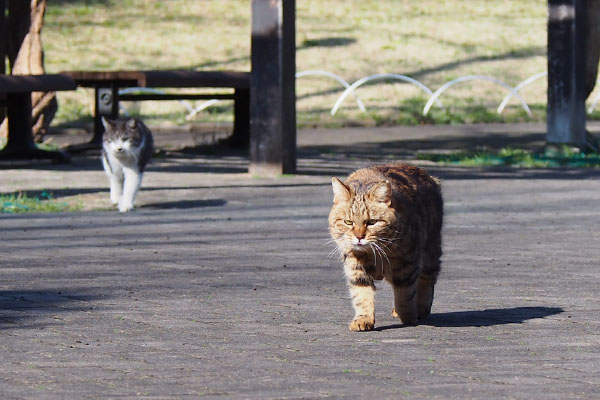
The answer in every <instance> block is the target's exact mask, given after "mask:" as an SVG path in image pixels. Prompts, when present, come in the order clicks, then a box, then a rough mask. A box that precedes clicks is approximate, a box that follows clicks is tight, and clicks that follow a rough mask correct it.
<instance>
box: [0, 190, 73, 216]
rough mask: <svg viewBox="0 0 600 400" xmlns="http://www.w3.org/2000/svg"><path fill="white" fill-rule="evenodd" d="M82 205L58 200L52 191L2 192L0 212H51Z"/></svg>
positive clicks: (67, 209)
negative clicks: (28, 192)
mask: <svg viewBox="0 0 600 400" xmlns="http://www.w3.org/2000/svg"><path fill="white" fill-rule="evenodd" d="M81 208H82V207H81V206H80V205H72V204H67V203H63V202H60V201H57V200H55V199H54V198H53V195H52V193H50V192H47V191H42V192H40V193H39V194H36V195H29V194H27V193H25V192H18V193H12V194H0V213H6V214H22V213H50V212H65V211H78V210H80V209H81Z"/></svg>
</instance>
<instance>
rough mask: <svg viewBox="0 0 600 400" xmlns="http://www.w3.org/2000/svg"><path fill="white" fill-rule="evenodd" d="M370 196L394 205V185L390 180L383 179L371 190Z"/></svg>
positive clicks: (375, 199)
mask: <svg viewBox="0 0 600 400" xmlns="http://www.w3.org/2000/svg"><path fill="white" fill-rule="evenodd" d="M368 196H369V198H371V199H372V200H374V201H376V202H378V203H385V204H387V205H388V206H391V205H392V185H391V184H390V181H388V180H385V181H381V182H379V183H378V184H376V185H375V186H373V187H372V188H371V189H370V190H369V194H368Z"/></svg>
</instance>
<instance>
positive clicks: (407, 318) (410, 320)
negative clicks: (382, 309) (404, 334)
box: [392, 308, 417, 326]
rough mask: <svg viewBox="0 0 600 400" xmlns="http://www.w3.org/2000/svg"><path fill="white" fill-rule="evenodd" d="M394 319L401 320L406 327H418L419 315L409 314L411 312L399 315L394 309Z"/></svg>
mask: <svg viewBox="0 0 600 400" xmlns="http://www.w3.org/2000/svg"><path fill="white" fill-rule="evenodd" d="M392 317H394V318H400V321H402V323H403V324H404V325H410V326H415V325H417V314H415V313H412V312H409V311H404V313H402V314H398V313H397V312H396V309H395V308H393V309H392Z"/></svg>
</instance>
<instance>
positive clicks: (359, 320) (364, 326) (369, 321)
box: [349, 315, 375, 332]
mask: <svg viewBox="0 0 600 400" xmlns="http://www.w3.org/2000/svg"><path fill="white" fill-rule="evenodd" d="M349 328H350V330H351V331H354V332H362V331H372V330H373V328H375V320H374V319H373V318H371V317H367V316H365V315H359V316H358V317H356V318H354V319H353V320H352V322H350V326H349Z"/></svg>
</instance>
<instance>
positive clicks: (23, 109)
mask: <svg viewBox="0 0 600 400" xmlns="http://www.w3.org/2000/svg"><path fill="white" fill-rule="evenodd" d="M76 88H77V85H76V84H75V81H74V80H73V79H71V77H69V76H66V75H61V74H54V75H50V74H49V75H0V106H3V107H6V117H7V118H8V138H7V141H6V146H5V147H4V149H3V150H2V151H0V159H4V160H7V159H11V160H14V159H32V158H33V159H40V158H41V159H44V158H45V159H52V160H55V161H59V162H68V161H69V159H70V158H69V155H68V154H67V153H65V152H62V151H47V150H41V149H39V148H38V147H37V146H36V145H35V143H34V141H33V131H32V120H31V93H32V92H55V91H59V90H75V89H76Z"/></svg>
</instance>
